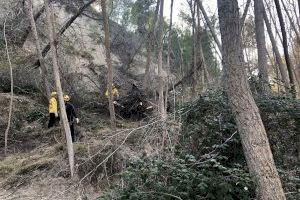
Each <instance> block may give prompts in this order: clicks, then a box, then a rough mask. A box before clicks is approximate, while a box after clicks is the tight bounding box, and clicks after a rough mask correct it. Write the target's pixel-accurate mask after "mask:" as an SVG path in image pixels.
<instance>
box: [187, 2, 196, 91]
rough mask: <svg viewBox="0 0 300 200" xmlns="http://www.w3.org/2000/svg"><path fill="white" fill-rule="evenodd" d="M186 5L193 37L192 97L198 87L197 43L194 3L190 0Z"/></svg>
mask: <svg viewBox="0 0 300 200" xmlns="http://www.w3.org/2000/svg"><path fill="white" fill-rule="evenodd" d="M188 4H189V7H190V12H191V15H192V35H193V54H192V55H193V57H192V59H193V65H192V67H193V71H194V74H193V77H191V78H192V80H193V87H192V95H197V93H196V88H197V85H198V71H197V70H196V69H197V44H198V41H197V30H196V2H195V1H194V3H193V0H190V1H188Z"/></svg>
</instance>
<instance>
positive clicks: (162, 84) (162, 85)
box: [158, 0, 167, 119]
mask: <svg viewBox="0 0 300 200" xmlns="http://www.w3.org/2000/svg"><path fill="white" fill-rule="evenodd" d="M159 11H160V12H159V24H158V78H159V88H158V93H159V97H158V109H159V114H160V116H161V118H162V119H165V118H166V115H167V114H166V111H165V109H164V108H165V105H164V88H165V82H164V75H163V68H162V66H163V57H162V56H163V23H164V0H160V7H159Z"/></svg>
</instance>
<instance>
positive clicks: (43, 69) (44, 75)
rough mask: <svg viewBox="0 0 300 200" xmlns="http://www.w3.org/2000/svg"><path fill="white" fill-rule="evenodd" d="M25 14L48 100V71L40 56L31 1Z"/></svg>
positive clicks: (40, 51)
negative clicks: (28, 21)
mask: <svg viewBox="0 0 300 200" xmlns="http://www.w3.org/2000/svg"><path fill="white" fill-rule="evenodd" d="M27 12H28V17H29V19H30V25H31V30H32V33H33V37H34V40H35V46H36V51H37V54H38V58H39V62H40V66H41V67H40V73H41V76H42V80H43V85H44V89H45V92H46V97H47V98H48V97H50V87H49V81H48V79H47V74H48V70H47V68H46V65H45V61H44V57H43V55H42V50H41V46H40V40H39V36H38V32H37V29H36V24H35V19H34V15H33V4H32V0H28V3H27ZM42 93H43V94H45V93H44V92H43V91H42Z"/></svg>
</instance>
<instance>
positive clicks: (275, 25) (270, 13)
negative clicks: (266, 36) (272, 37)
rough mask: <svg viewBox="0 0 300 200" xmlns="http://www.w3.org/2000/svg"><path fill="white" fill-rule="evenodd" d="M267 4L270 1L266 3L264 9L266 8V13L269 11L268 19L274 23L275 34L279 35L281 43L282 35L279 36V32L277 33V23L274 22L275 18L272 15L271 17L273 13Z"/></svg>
mask: <svg viewBox="0 0 300 200" xmlns="http://www.w3.org/2000/svg"><path fill="white" fill-rule="evenodd" d="M269 4H270V3H266V7H265V10H266V8H267V10H268V13H269V16H270V19H271V22H272V24H273V25H274V28H275V31H276V35H277V36H278V37H279V39H280V42H281V44H282V43H283V42H282V37H281V35H280V33H279V30H278V28H277V23H276V20H275V19H274V17H273V14H272V13H273V12H272V10H271V7H270V5H269Z"/></svg>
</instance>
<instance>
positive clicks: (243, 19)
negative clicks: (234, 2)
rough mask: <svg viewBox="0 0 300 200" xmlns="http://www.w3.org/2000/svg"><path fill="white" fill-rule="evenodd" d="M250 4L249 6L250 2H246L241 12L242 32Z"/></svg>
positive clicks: (249, 0) (248, 0)
mask: <svg viewBox="0 0 300 200" xmlns="http://www.w3.org/2000/svg"><path fill="white" fill-rule="evenodd" d="M250 4H251V0H247V2H246V6H245V10H244V12H243V15H242V18H241V20H240V21H241V22H240V24H241V30H243V27H244V24H245V20H246V17H247V14H248V10H249V7H250Z"/></svg>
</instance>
